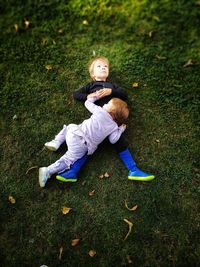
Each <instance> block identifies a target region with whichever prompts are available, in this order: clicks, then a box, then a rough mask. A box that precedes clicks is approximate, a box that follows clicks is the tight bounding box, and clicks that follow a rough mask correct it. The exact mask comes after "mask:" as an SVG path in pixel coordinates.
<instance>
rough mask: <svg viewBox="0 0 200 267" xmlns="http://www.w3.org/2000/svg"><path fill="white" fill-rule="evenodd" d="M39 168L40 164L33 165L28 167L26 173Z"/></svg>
mask: <svg viewBox="0 0 200 267" xmlns="http://www.w3.org/2000/svg"><path fill="white" fill-rule="evenodd" d="M37 168H38V166H33V167H30V168H28V170H27V171H26V174H28V173H29V172H30V171H31V170H33V169H37Z"/></svg>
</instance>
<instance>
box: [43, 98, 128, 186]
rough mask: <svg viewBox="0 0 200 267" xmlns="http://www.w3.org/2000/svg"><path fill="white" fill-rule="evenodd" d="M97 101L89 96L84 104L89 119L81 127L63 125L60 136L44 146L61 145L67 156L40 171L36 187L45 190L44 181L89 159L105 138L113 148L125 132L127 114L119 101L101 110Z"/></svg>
mask: <svg viewBox="0 0 200 267" xmlns="http://www.w3.org/2000/svg"><path fill="white" fill-rule="evenodd" d="M98 99H99V97H97V96H91V97H89V98H88V99H87V100H86V101H85V106H86V108H87V109H88V110H89V111H90V112H91V113H92V116H91V117H90V118H89V119H87V120H84V121H83V122H82V123H81V124H79V125H76V124H69V125H68V126H66V125H64V127H63V129H62V130H61V131H60V133H59V134H58V135H57V136H56V137H55V139H54V140H53V141H51V142H48V143H46V144H45V146H46V147H47V148H48V149H51V148H52V149H53V148H55V145H56V146H57V147H59V146H60V145H61V144H62V143H63V142H64V141H66V143H67V147H68V150H67V152H66V153H65V154H64V155H63V156H62V157H61V158H60V159H59V160H57V161H56V162H55V163H53V164H51V165H50V166H48V167H42V168H40V169H39V184H40V186H41V187H44V186H45V184H46V182H47V180H48V179H49V178H50V177H51V175H52V174H54V173H59V172H63V171H64V170H66V169H69V168H70V166H71V165H72V164H73V163H74V162H76V161H77V160H78V159H80V158H82V157H83V156H84V155H85V154H86V153H87V154H88V155H91V154H93V153H94V151H95V150H96V149H97V147H98V145H99V144H100V143H101V142H102V141H103V140H104V139H105V138H106V137H108V138H109V141H110V142H111V143H112V144H114V143H116V142H117V141H118V140H119V138H120V136H121V134H122V133H123V132H124V131H125V129H126V125H125V124H124V122H125V121H126V119H127V118H128V115H129V110H128V105H127V103H126V102H124V101H123V100H121V99H119V98H113V99H111V100H110V101H109V102H108V103H107V104H105V105H103V107H99V106H97V105H95V104H94V102H95V101H96V100H98Z"/></svg>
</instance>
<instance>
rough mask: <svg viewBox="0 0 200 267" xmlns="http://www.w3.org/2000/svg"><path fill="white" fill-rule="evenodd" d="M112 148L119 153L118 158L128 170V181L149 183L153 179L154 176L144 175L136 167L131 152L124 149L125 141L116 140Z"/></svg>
mask: <svg viewBox="0 0 200 267" xmlns="http://www.w3.org/2000/svg"><path fill="white" fill-rule="evenodd" d="M114 146H115V148H116V150H117V152H118V153H119V157H120V158H121V160H122V161H123V163H124V165H125V166H126V167H127V169H128V170H129V173H128V179H129V180H138V181H150V180H153V179H154V178H155V176H154V175H152V174H148V173H145V172H143V171H142V170H140V169H139V168H138V167H137V165H136V162H135V161H134V159H133V157H132V155H131V152H130V151H129V149H128V148H127V147H126V145H125V141H124V139H123V137H122V136H121V138H120V139H119V140H118V142H117V143H115V144H114Z"/></svg>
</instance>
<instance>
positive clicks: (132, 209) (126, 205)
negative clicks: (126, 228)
mask: <svg viewBox="0 0 200 267" xmlns="http://www.w3.org/2000/svg"><path fill="white" fill-rule="evenodd" d="M125 207H126V208H127V210H130V211H135V210H136V209H137V207H138V205H135V206H133V207H132V208H129V207H128V204H127V202H126V200H125Z"/></svg>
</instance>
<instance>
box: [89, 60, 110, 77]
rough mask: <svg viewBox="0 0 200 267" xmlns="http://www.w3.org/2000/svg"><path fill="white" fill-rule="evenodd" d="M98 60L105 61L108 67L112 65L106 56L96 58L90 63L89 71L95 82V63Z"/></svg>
mask: <svg viewBox="0 0 200 267" xmlns="http://www.w3.org/2000/svg"><path fill="white" fill-rule="evenodd" d="M97 60H102V61H105V62H106V64H107V65H108V67H109V65H110V63H109V60H108V59H107V58H106V57H104V56H96V57H95V58H93V59H91V60H90V62H89V65H88V70H89V73H90V77H91V78H92V80H94V77H93V69H94V63H95V62H96V61H97Z"/></svg>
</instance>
